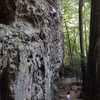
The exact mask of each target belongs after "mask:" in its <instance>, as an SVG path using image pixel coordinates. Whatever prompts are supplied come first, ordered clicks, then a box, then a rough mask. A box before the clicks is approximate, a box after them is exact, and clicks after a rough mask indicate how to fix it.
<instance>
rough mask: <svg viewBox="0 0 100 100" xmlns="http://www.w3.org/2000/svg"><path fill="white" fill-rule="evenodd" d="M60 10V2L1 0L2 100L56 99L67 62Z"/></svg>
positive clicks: (0, 93)
mask: <svg viewBox="0 0 100 100" xmlns="http://www.w3.org/2000/svg"><path fill="white" fill-rule="evenodd" d="M48 3H49V4H50V5H52V7H54V8H55V10H56V11H57V12H56V14H55V15H53V11H52V7H50V5H49V4H48ZM60 11H61V1H60V0H53V2H51V1H50V0H47V1H46V0H10V1H9V0H1V1H0V86H1V87H0V99H1V100H53V98H52V84H53V81H54V80H55V78H56V77H57V73H58V71H59V68H60V67H61V65H62V59H63V41H62V40H63V38H62V32H61V31H62V25H61V24H62V22H61V12H60Z"/></svg>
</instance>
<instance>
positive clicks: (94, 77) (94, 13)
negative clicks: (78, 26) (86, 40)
mask: <svg viewBox="0 0 100 100" xmlns="http://www.w3.org/2000/svg"><path fill="white" fill-rule="evenodd" d="M85 90H86V91H85V100H100V0H92V3H91V21H90V46H89V55H88V68H87V81H86V87H85Z"/></svg>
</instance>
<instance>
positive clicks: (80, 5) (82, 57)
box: [79, 0, 85, 91]
mask: <svg viewBox="0 0 100 100" xmlns="http://www.w3.org/2000/svg"><path fill="white" fill-rule="evenodd" d="M82 7H83V0H79V35H80V49H81V69H82V81H83V91H84V82H85V65H84V56H85V55H84V35H83V14H82Z"/></svg>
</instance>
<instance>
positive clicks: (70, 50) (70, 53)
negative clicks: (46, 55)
mask: <svg viewBox="0 0 100 100" xmlns="http://www.w3.org/2000/svg"><path fill="white" fill-rule="evenodd" d="M64 23H65V28H66V33H67V39H68V47H69V55H70V60H71V62H73V61H72V48H71V43H70V38H69V32H68V27H67V24H66V22H64Z"/></svg>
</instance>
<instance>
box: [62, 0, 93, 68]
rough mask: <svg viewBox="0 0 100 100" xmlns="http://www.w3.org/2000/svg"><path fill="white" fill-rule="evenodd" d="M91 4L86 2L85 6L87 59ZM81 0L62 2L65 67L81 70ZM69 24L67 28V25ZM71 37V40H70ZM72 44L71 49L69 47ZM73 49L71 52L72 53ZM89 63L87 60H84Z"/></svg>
mask: <svg viewBox="0 0 100 100" xmlns="http://www.w3.org/2000/svg"><path fill="white" fill-rule="evenodd" d="M90 2H91V0H85V1H84V5H83V31H84V41H85V43H84V44H85V56H86V57H87V52H88V47H89V31H90V28H89V26H90V23H89V22H90ZM78 4H79V0H62V15H63V34H64V44H65V46H64V65H65V66H67V65H70V66H71V67H73V68H77V69H80V62H81V58H80V39H79V16H78V15H79V14H78V8H79V7H78ZM65 22H66V24H67V28H66V25H65ZM68 35H69V40H70V41H69V40H68ZM69 42H70V44H71V45H70V47H69ZM70 48H71V51H70ZM84 61H85V63H86V62H87V60H86V58H85V59H84Z"/></svg>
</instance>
